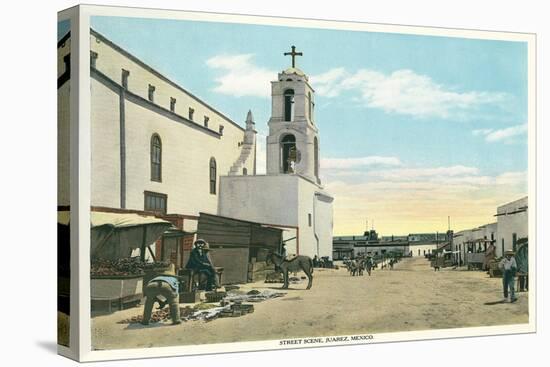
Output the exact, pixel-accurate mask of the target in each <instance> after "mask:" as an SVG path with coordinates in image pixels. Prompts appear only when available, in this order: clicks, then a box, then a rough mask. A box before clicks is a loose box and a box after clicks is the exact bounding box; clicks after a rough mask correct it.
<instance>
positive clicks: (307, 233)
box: [58, 30, 333, 256]
mask: <svg viewBox="0 0 550 367" xmlns="http://www.w3.org/2000/svg"><path fill="white" fill-rule="evenodd" d="M70 44H71V39H70V34H68V35H67V36H65V37H63V38H62V39H61V40H60V41H59V42H58V66H59V73H58V110H59V114H58V131H59V133H58V150H59V159H58V182H59V185H58V209H59V208H64V207H68V206H69V205H70V201H69V197H70V192H69V185H68V182H69V180H68V177H69V169H70V168H69V167H70V162H69V161H70V157H69V154H67V153H68V147H69V136H70V134H69V116H70V114H69V95H70V83H69V82H68V81H69V79H70V57H69V55H70V52H71V48H70ZM293 53H294V50H293ZM292 56H293V60H294V55H292ZM274 77H275V76H274ZM90 83H91V91H90V99H91V139H90V144H91V152H92V154H91V177H92V179H91V207H92V208H91V209H92V210H96V211H111V212H121V213H124V212H138V213H144V214H146V215H147V214H151V213H153V214H155V215H160V216H165V217H170V218H172V219H173V222H174V223H178V227H180V228H181V229H183V230H185V231H188V232H192V231H194V230H196V228H197V220H198V218H199V214H200V213H209V214H214V215H220V216H225V217H231V218H235V219H241V220H247V221H253V222H259V223H262V224H265V225H271V226H275V227H279V228H283V229H285V232H287V234H286V237H287V238H288V237H289V236H290V235H291V234H292V236H293V237H296V238H295V239H294V240H293V241H288V242H287V252H289V253H300V254H305V255H309V256H313V255H318V256H332V201H333V198H332V197H331V196H330V195H329V194H328V193H326V192H325V191H324V190H323V187H322V185H321V181H320V179H319V161H320V153H319V152H320V140H319V132H318V129H317V127H316V125H315V123H314V111H313V110H314V91H313V89H312V88H311V86H310V85H309V83H308V78H307V76H306V75H305V74H304V73H303V72H302V71H301V70H299V69H297V68H295V67H292V68H289V69H287V70H285V71H283V72H281V73H280V74H279V75H278V79H277V80H275V81H273V82H272V116H271V119H270V120H269V122H268V125H269V136H268V138H267V157H266V158H267V170H266V172H267V173H266V174H265V175H261V176H260V175H256V158H257V157H256V154H257V153H256V128H255V126H256V125H255V122H254V121H253V117H252V113H251V112H248V115H247V116H246V119H245V121H244V124H242V125H244V126H241V124H240V123H238V122H235V121H234V120H232V119H231V118H229V117H228V116H226V115H225V114H223V113H222V112H220V111H219V110H218V109H216V108H215V107H213V106H211V105H209V104H208V103H207V102H205V101H204V100H202V99H200V98H199V97H197V96H195V95H194V94H192V93H191V92H190V91H188V90H186V89H185V88H183V87H182V86H180V85H179V84H177V83H176V82H174V81H173V80H171V79H169V78H168V77H166V76H165V75H164V74H162V73H161V72H159V71H157V70H156V69H154V68H153V67H151V66H150V65H148V64H146V63H145V62H143V61H141V60H140V59H138V58H137V57H135V56H134V55H132V54H131V53H129V52H128V51H126V50H124V49H123V48H122V47H120V46H118V45H117V44H115V43H114V42H112V41H111V40H109V39H108V38H107V37H105V36H103V35H101V34H99V33H98V32H96V31H94V30H90ZM245 112H246V111H243V117H244V116H245ZM59 210H62V209H59ZM172 219H171V220H172ZM188 245H189V241H187V244H186V245H185V246H187V248H188ZM176 246H184V244H183V243H178V244H177V245H176ZM157 248H158V247H157ZM183 248H184V247H182V249H183Z"/></svg>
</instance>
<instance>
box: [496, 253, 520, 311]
mask: <svg viewBox="0 0 550 367" xmlns="http://www.w3.org/2000/svg"><path fill="white" fill-rule="evenodd" d="M514 254H515V253H514V251H513V250H507V251H506V252H505V253H504V258H503V259H502V260H501V261H500V263H499V264H498V268H499V269H500V270H502V287H503V291H504V301H507V300H508V289H509V290H510V302H516V301H517V298H516V293H515V291H514V283H515V280H516V272H517V269H518V265H517V263H516V259H515V258H514Z"/></svg>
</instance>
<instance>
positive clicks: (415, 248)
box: [405, 242, 437, 257]
mask: <svg viewBox="0 0 550 367" xmlns="http://www.w3.org/2000/svg"><path fill="white" fill-rule="evenodd" d="M435 250H437V245H436V244H435V243H428V244H426V243H419V244H415V243H414V242H413V243H409V250H408V251H409V252H410V251H412V256H413V257H418V256H420V257H424V253H426V254H428V253H431V252H432V251H435ZM405 255H407V254H405Z"/></svg>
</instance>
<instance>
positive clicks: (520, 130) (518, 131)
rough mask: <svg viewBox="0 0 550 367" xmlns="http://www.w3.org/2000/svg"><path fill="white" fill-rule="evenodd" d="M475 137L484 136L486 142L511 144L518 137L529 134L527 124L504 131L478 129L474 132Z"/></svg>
mask: <svg viewBox="0 0 550 367" xmlns="http://www.w3.org/2000/svg"><path fill="white" fill-rule="evenodd" d="M472 134H473V135H474V136H483V137H485V141H487V142H489V143H495V142H499V141H503V142H511V141H512V140H513V139H512V138H514V137H516V136H520V135H524V134H527V124H522V125H516V126H510V127H507V128H504V129H499V130H494V129H477V130H473V131H472Z"/></svg>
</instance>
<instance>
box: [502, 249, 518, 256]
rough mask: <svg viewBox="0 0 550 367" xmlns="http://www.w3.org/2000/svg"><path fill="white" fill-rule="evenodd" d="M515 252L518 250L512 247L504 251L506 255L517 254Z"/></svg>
mask: <svg viewBox="0 0 550 367" xmlns="http://www.w3.org/2000/svg"><path fill="white" fill-rule="evenodd" d="M515 254H516V252H515V251H514V250H512V249H508V250H506V251H505V252H504V255H515Z"/></svg>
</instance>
